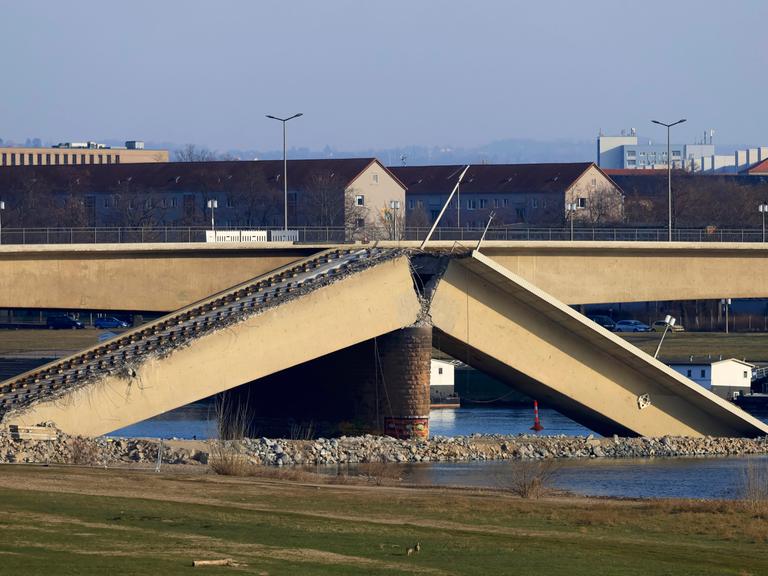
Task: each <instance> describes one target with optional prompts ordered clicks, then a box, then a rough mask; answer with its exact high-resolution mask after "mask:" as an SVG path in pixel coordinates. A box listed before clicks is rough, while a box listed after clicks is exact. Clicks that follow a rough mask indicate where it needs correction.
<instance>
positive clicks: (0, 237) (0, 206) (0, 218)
mask: <svg viewBox="0 0 768 576" xmlns="http://www.w3.org/2000/svg"><path fill="white" fill-rule="evenodd" d="M3 210H5V202H3V201H2V200H0V244H2V243H3Z"/></svg>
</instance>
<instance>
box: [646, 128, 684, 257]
mask: <svg viewBox="0 0 768 576" xmlns="http://www.w3.org/2000/svg"><path fill="white" fill-rule="evenodd" d="M651 122H653V123H654V124H658V125H659V126H666V128H667V192H668V194H669V241H670V242H672V156H671V152H670V149H669V148H670V144H669V129H670V128H672V126H677V125H678V124H682V123H683V122H685V118H683V119H681V120H678V121H677V122H672V123H671V124H666V123H665V122H659V121H658V120H651Z"/></svg>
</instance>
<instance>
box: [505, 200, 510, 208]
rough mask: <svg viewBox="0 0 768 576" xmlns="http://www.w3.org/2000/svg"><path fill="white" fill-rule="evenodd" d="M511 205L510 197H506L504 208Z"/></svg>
mask: <svg viewBox="0 0 768 576" xmlns="http://www.w3.org/2000/svg"><path fill="white" fill-rule="evenodd" d="M508 206H509V198H504V208H507V207H508Z"/></svg>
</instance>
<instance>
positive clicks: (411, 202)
mask: <svg viewBox="0 0 768 576" xmlns="http://www.w3.org/2000/svg"><path fill="white" fill-rule="evenodd" d="M414 208H416V200H408V210H413V209H414Z"/></svg>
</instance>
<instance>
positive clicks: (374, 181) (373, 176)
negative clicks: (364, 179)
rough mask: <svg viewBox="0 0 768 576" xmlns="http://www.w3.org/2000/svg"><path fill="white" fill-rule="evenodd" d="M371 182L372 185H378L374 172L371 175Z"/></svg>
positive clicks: (377, 177)
mask: <svg viewBox="0 0 768 576" xmlns="http://www.w3.org/2000/svg"><path fill="white" fill-rule="evenodd" d="M371 180H372V181H373V183H374V184H378V183H379V175H378V174H376V173H375V172H374V173H373V174H371Z"/></svg>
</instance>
